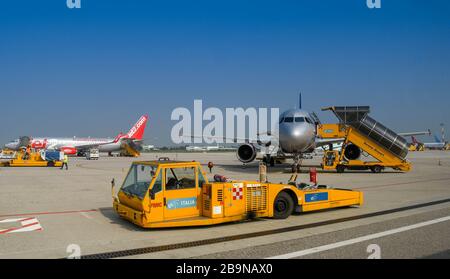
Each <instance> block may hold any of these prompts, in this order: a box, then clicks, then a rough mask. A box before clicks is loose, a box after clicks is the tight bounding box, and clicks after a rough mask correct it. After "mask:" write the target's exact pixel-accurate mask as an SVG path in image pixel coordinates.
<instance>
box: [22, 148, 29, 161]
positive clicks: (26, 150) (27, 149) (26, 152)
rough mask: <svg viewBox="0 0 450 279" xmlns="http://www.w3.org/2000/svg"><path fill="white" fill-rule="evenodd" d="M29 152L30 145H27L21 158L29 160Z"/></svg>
mask: <svg viewBox="0 0 450 279" xmlns="http://www.w3.org/2000/svg"><path fill="white" fill-rule="evenodd" d="M30 154H31V146H30V145H27V148H26V149H25V155H24V156H23V160H29V159H30Z"/></svg>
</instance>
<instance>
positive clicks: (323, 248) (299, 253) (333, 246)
mask: <svg viewBox="0 0 450 279" xmlns="http://www.w3.org/2000/svg"><path fill="white" fill-rule="evenodd" d="M449 220H450V216H446V217H442V218H438V219H434V220H430V221H426V222H421V223H417V224H414V225H409V226H405V227H400V228H397V229H392V230H388V231H384V232H379V233H374V234H369V235H366V236H361V237H357V238H353V239H349V240H345V241H340V242H336V243H332V244H327V245H323V246H318V247H314V248H310V249H306V250H301V251H297V252H292V253H288V254H284V255H279V256H274V257H269V258H267V259H292V258H297V257H302V256H306V255H310V254H315V253H319V252H324V251H328V250H332V249H336V248H340V247H344V246H348V245H352V244H356V243H360V242H364V241H367V240H372V239H375V238H380V237H385V236H388V235H392V234H396V233H401V232H405V231H409V230H413V229H417V228H421V227H426V226H430V225H434V224H438V223H442V222H446V221H449Z"/></svg>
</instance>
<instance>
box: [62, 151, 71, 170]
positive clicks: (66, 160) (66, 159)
mask: <svg viewBox="0 0 450 279" xmlns="http://www.w3.org/2000/svg"><path fill="white" fill-rule="evenodd" d="M68 163H69V156H67V155H66V154H64V159H63V164H62V166H61V169H63V168H64V165H65V166H66V170H68V169H69V165H68Z"/></svg>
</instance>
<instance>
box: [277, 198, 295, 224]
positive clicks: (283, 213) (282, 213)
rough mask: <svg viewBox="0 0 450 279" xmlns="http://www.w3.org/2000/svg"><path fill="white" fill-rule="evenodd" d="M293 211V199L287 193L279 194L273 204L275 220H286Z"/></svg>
mask: <svg viewBox="0 0 450 279" xmlns="http://www.w3.org/2000/svg"><path fill="white" fill-rule="evenodd" d="M293 211H294V201H293V200H292V197H291V196H290V195H289V194H288V193H286V192H281V193H279V194H278V195H277V197H276V198H275V201H274V203H273V218H275V219H286V218H287V217H289V215H291V213H292V212H293Z"/></svg>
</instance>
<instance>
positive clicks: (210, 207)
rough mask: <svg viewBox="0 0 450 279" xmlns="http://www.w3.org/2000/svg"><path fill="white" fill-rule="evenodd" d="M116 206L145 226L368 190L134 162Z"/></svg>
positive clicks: (313, 205)
mask: <svg viewBox="0 0 450 279" xmlns="http://www.w3.org/2000/svg"><path fill="white" fill-rule="evenodd" d="M112 186H113V187H112V193H113V207H114V210H115V211H116V212H117V213H118V214H119V215H120V216H121V217H122V218H124V219H126V220H128V221H130V222H132V223H134V224H136V225H138V226H140V227H144V228H169V227H188V226H205V225H213V224H219V223H225V222H233V221H241V220H246V219H249V218H253V217H269V218H275V219H285V218H287V217H289V215H291V214H292V213H293V212H307V211H315V210H321V209H328V208H336V207H344V206H352V205H362V203H363V193H362V192H359V191H353V190H345V189H331V188H328V187H327V186H315V185H308V184H296V183H295V182H291V183H290V184H275V183H261V182H257V181H230V182H228V181H227V182H213V183H210V182H208V179H207V177H206V174H205V172H204V171H203V169H202V167H201V165H200V163H198V162H177V161H170V160H160V161H145V162H134V163H133V164H132V165H131V167H130V169H129V171H128V175H127V177H126V178H125V181H124V182H123V184H122V186H121V188H120V189H119V191H118V193H117V195H116V193H115V190H114V183H112Z"/></svg>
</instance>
